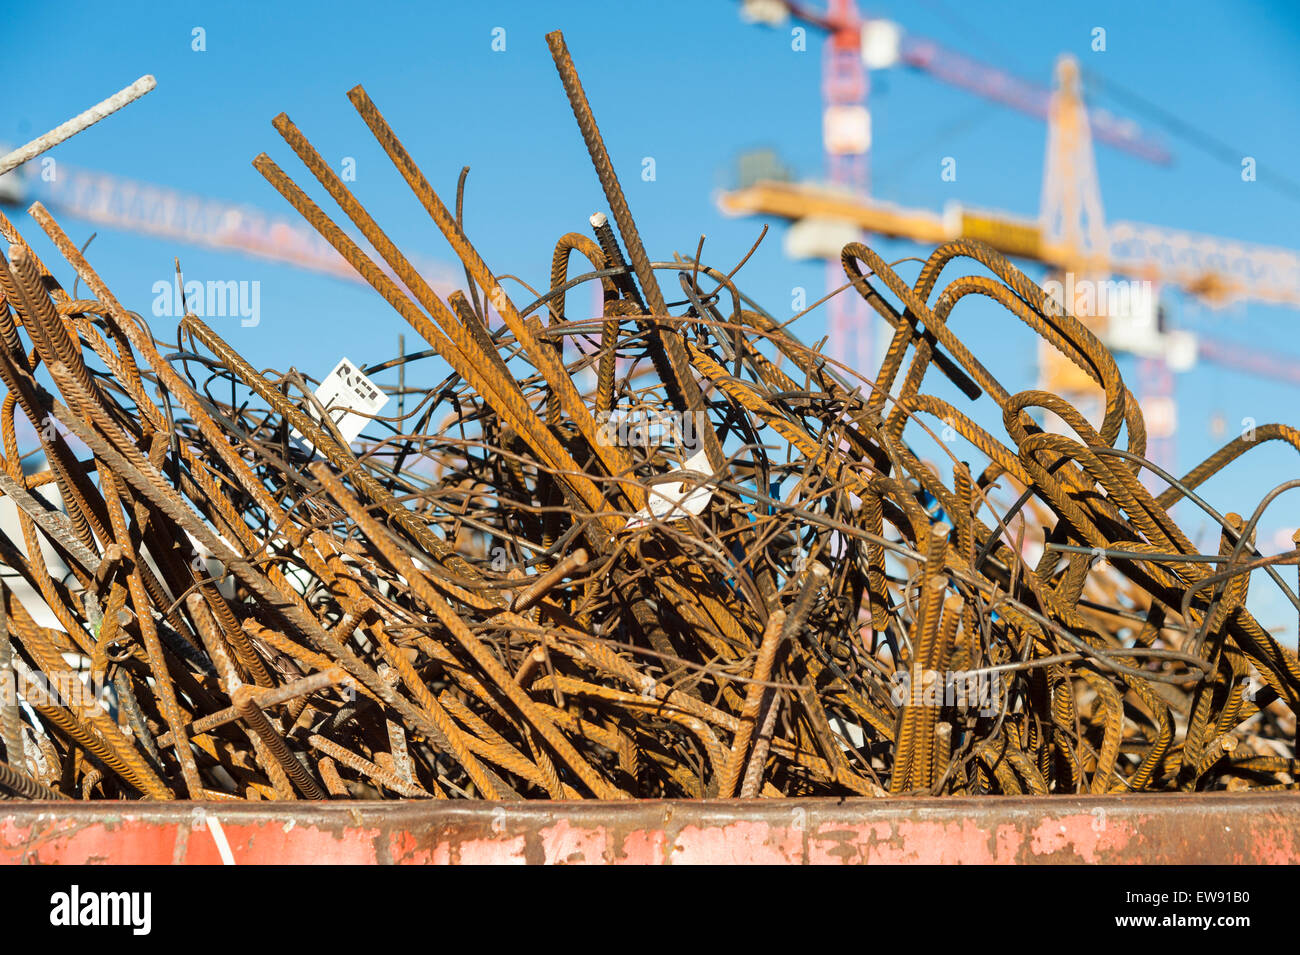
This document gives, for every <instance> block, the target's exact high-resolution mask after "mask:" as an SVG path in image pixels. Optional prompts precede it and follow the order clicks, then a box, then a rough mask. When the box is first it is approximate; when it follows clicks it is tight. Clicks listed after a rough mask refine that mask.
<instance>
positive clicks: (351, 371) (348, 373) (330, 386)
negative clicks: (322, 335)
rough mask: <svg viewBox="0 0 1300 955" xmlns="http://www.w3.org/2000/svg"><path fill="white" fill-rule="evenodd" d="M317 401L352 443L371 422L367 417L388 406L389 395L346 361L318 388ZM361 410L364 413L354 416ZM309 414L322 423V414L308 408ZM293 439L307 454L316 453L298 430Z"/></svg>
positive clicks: (345, 438)
mask: <svg viewBox="0 0 1300 955" xmlns="http://www.w3.org/2000/svg"><path fill="white" fill-rule="evenodd" d="M316 400H317V401H318V402H320V405H321V407H322V408H324V409H325V410H326V412H328V414H329V416H330V420H331V421H333V422H334V426H335V427H336V428H338V430H339V434H341V435H342V436H343V440H344V441H346V442H347V443H348V444H351V443H352V442H353V441H355V440H356V439H357V436H358V435H360V434H361V432H362V431H363V430H364V429H365V427H366V425H368V424H369V423H370V419H369V418H368V417H366V415H374V414H378V413H379V411H380V410H381V409H382V408H383V407H384V405H386V404H388V395H386V394H384V393H383V392H382V391H380V390H379V387H378V386H377V385H376V384H375V383H374V382H373V381H371V380H370V379H369V378H367V377H366V376H365V375H363V374H361V371H360V370H359V369H358V368H357V366H356V365H354V364H352V362H350V361H348V360H347V359H346V358H343V359H341V360H340V361H339V363H338V364H337V365H335V366H334V370H333V371H331V372H330V373H329V374H328V375H326V376H325V380H324V381H322V382H321V383H320V387H319V388H317V389H316ZM358 411H359V412H361V414H355V413H354V412H358ZM307 413H308V414H309V415H311V417H312V418H313V420H316V421H319V420H320V415H319V414H318V413H317V412H316V409H315V408H314V407H311V406H308V408H307ZM291 436H292V438H293V440H294V443H295V444H297V445H298V446H299V447H300V448H302V449H303V450H304V451H307V452H309V453H310V452H311V451H312V450H313V447H312V443H311V442H310V441H308V440H307V439H306V438H304V437H303V436H302V435H301V434H300V433H299V432H298V429H297V428H295V429H294V430H293V433H292V435H291Z"/></svg>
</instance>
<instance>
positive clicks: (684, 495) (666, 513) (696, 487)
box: [627, 448, 713, 527]
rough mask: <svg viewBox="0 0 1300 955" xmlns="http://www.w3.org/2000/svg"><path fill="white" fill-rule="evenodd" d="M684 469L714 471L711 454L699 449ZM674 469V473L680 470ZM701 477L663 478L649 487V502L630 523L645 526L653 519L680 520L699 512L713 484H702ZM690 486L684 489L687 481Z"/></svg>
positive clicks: (707, 498) (711, 491) (710, 493)
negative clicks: (673, 479)
mask: <svg viewBox="0 0 1300 955" xmlns="http://www.w3.org/2000/svg"><path fill="white" fill-rule="evenodd" d="M681 471H699V472H701V473H703V474H712V473H713V467H712V466H711V465H710V464H709V456H708V454H706V453H705V451H704V449H702V448H701V449H700V450H699V451H696V452H695V453H694V454H693V455H691V457H690V458H689V459H688V460H687V461H686V463H685V464H684V465H682V468H681ZM681 471H672V472H670V473H671V474H680V473H681ZM699 480H700V479H699V478H697V477H693V476H692V477H690V478H688V480H687V481H663V482H662V483H659V484H654V485H651V486H650V487H648V488H646V506H645V507H644V508H642V509H641V510H639V511H637V512H636V513H635V514H633V515H632V516H631V517H630V518H628V521H627V527H645V526H646V525H647V524H649V523H650V522H651V521H654V520H662V521H680V520H682V519H683V518H685V517H687V516H688V515H690V516H695V515H698V514H700V513H701V512H702V511H703V510H704V508H705V507H707V506H708V503H709V500H710V499H711V498H712V497H713V488H711V487H709V486H708V485H707V484H700V483H699ZM688 482H689V484H690V488H691V489H690V490H689V491H687V490H685V488H686V485H687V483H688Z"/></svg>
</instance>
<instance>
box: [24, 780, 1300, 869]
mask: <svg viewBox="0 0 1300 955" xmlns="http://www.w3.org/2000/svg"><path fill="white" fill-rule="evenodd" d="M200 809H201V810H202V811H203V813H206V814H210V815H219V816H220V820H221V827H220V828H221V832H222V833H223V834H224V836H225V839H226V842H227V844H228V846H229V856H230V858H231V859H233V861H234V863H235V864H236V865H258V864H284V863H313V864H329V863H359V864H390V863H396V864H417V865H418V864H461V865H466V864H471V865H473V864H537V863H547V864H593V863H617V864H632V865H645V864H650V865H660V864H669V865H684V864H686V865H689V864H693V863H703V864H755V863H758V864H775V865H799V864H861V863H877V864H900V863H931V864H962V863H977V864H1016V863H1021V864H1026V863H1027V864H1035V863H1083V864H1094V863H1108V864H1151V863H1181V864H1188V863H1191V864H1195V863H1216V864H1226V865H1242V864H1252V863H1271V864H1278V863H1283V864H1287V863H1290V864H1294V863H1298V862H1300V793H1254V794H1252V793H1241V794H1236V793H1232V794H1228V793H1224V794H1171V795H1148V796H1112V797H1100V798H1085V797H1079V798H1075V797H1034V798H1019V797H1016V798H998V797H990V798H981V799H889V800H878V799H877V800H867V799H844V800H840V799H798V800H784V799H783V800H752V801H672V802H668V801H654V800H645V801H640V802H631V803H608V802H535V803H525V804H510V805H501V804H486V803H484V804H472V803H471V804H464V805H456V806H449V805H447V804H446V803H433V802H427V801H420V802H413V801H408V802H394V803H384V804H379V803H374V802H367V803H354V802H325V803H311V804H304V803H301V802H299V803H282V804H278V805H275V804H265V803H264V804H261V805H252V804H249V805H242V804H241V805H236V804H233V803H229V802H224V803H205V804H197V803H169V804H164V803H145V802H139V803H129V804H128V803H121V802H118V803H99V804H94V803H88V804H85V805H80V806H74V807H71V808H69V806H68V804H67V803H9V804H8V805H6V806H4V807H3V809H0V863H7V864H21V863H92V864H94V863H117V864H122V863H126V864H130V863H150V864H159V863H161V864H172V863H187V864H200V865H220V864H221V863H222V851H221V849H222V847H220V846H219V845H218V843H217V839H216V838H215V837H214V832H213V831H212V829H211V828H210V827H209V826H206V825H204V824H202V823H196V822H195V820H196V819H202V818H203V816H201V815H200V814H199V813H198V812H197V810H200Z"/></svg>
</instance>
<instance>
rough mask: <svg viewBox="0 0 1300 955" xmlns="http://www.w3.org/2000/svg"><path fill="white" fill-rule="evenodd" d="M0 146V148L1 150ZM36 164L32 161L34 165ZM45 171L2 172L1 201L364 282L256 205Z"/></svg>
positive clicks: (429, 268)
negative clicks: (39, 204)
mask: <svg viewBox="0 0 1300 955" xmlns="http://www.w3.org/2000/svg"><path fill="white" fill-rule="evenodd" d="M3 151H4V150H3V149H0V152H3ZM34 165H35V164H32V166H33V167H34ZM48 168H49V169H50V172H49V174H46V173H45V171H44V168H42V171H41V172H39V173H38V172H36V171H35V169H34V168H33V169H32V171H30V172H26V171H25V168H19V169H17V170H15V171H14V172H11V173H8V174H7V175H4V176H0V204H4V205H12V206H17V207H19V208H25V207H26V206H27V205H29V204H30V203H31V202H32V201H33V200H35V199H39V200H40V201H41V202H43V203H44V204H45V205H47V206H49V208H50V209H51V210H52V211H55V212H61V213H63V214H65V215H69V216H73V217H75V218H77V219H81V220H83V221H86V222H90V223H92V224H94V225H98V226H103V227H105V228H108V229H120V230H122V231H126V232H134V233H137V234H140V235H148V236H154V237H156V238H160V239H173V240H175V241H178V242H184V243H187V244H189V245H196V246H202V247H204V248H209V249H219V250H222V251H229V252H238V253H240V254H242V255H248V256H252V257H253V258H257V259H262V260H265V261H269V262H279V263H282V264H284V265H291V266H294V267H295V268H299V269H305V270H307V271H310V272H315V273H318V274H321V275H328V276H331V277H333V278H337V279H343V280H345V281H348V282H353V283H364V282H365V280H364V279H363V278H362V277H361V276H360V275H359V274H357V272H356V270H355V269H353V268H352V267H351V266H350V265H348V263H347V260H345V259H344V258H343V256H341V255H339V253H338V251H337V250H335V248H334V247H333V246H331V245H330V244H329V243H328V242H326V241H325V240H324V239H323V238H321V237H320V235H318V234H317V233H316V231H315V230H313V229H310V228H308V227H307V226H306V225H304V224H302V223H300V222H291V221H289V220H288V219H283V218H277V217H273V216H269V215H267V214H266V213H264V212H262V211H260V210H258V209H256V208H253V207H252V206H246V205H237V204H234V203H229V202H223V201H221V200H218V199H206V198H203V197H200V196H194V195H189V194H187V193H183V192H179V191H177V190H174V189H168V188H166V187H163V186H155V185H150V184H147V183H141V182H135V181H133V180H130V179H125V178H122V177H120V176H112V175H109V174H107V173H102V172H90V171H87V170H84V169H76V168H74V167H71V166H69V165H67V164H66V163H63V162H59V163H58V164H57V165H55V166H50V167H48ZM412 265H414V266H415V268H416V269H417V271H419V272H420V273H421V274H422V275H423V276H424V277H425V279H426V281H428V282H429V284H430V286H432V287H433V288H435V289H438V290H440V291H442V290H447V289H449V288H450V287H451V284H452V279H451V272H450V271H449V269H448V268H447V267H446V266H445V265H442V264H440V263H436V262H429V261H425V260H421V259H415V260H413V261H412Z"/></svg>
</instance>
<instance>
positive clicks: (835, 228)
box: [741, 0, 1171, 368]
mask: <svg viewBox="0 0 1300 955" xmlns="http://www.w3.org/2000/svg"><path fill="white" fill-rule="evenodd" d="M741 15H742V17H743V18H744V19H746V20H748V21H750V22H756V23H764V24H767V25H769V26H778V25H780V24H782V23H785V22H786V21H787V20H789V19H794V20H795V21H797V22H799V23H801V24H805V25H806V27H811V28H813V29H815V30H819V31H823V32H824V33H825V34H826V42H825V45H824V47H823V82H822V95H823V102H824V110H823V114H822V140H823V146H824V150H825V161H826V176H827V179H828V181H829V185H830V187H831V188H832V189H835V190H836V191H838V192H839V193H842V194H843V195H845V196H853V197H857V198H865V197H866V196H867V195H868V188H869V174H868V172H869V156H870V151H871V139H872V128H871V113H870V111H869V109H868V108H867V98H868V94H869V92H870V88H871V81H870V72H869V71H870V70H872V69H885V68H889V67H894V66H900V65H901V66H907V67H910V68H913V69H917V70H920V71H923V72H925V73H928V74H930V75H931V76H934V77H936V78H938V79H940V80H942V81H943V82H945V83H948V84H951V85H953V86H956V87H959V88H961V89H964V90H967V91H969V92H972V93H975V94H976V95H979V96H982V97H984V98H986V99H990V100H992V101H994V102H998V103H1002V104H1003V105H1006V106H1009V107H1011V108H1013V109H1017V110H1019V111H1021V112H1024V113H1027V114H1029V115H1031V116H1034V117H1036V118H1039V119H1046V118H1047V117H1048V114H1049V110H1050V105H1051V97H1050V93H1049V91H1048V90H1046V89H1044V88H1041V87H1037V86H1034V85H1033V84H1031V83H1026V82H1025V81H1023V80H1021V79H1019V78H1017V77H1015V76H1013V75H1011V74H1010V73H1007V72H1005V71H1003V70H999V69H997V68H995V67H992V66H988V65H986V64H983V63H979V62H977V61H975V60H973V59H971V58H970V57H966V56H962V55H961V54H958V53H955V52H953V51H951V50H947V49H945V48H943V47H942V46H940V45H939V44H938V43H935V42H934V41H932V40H927V39H924V38H920V37H913V36H910V35H905V34H904V33H903V31H902V30H901V28H899V27H898V25H897V24H895V23H892V22H890V21H886V20H865V19H863V17H862V16H861V14H860V12H859V10H858V5H857V3H856V0H830V2H829V4H828V7H827V10H826V12H825V13H824V14H823V13H819V12H818V11H815V10H813V9H811V8H808V7H805V6H804V5H803V4H800V3H795V2H790V0H743V2H742V4H741ZM1087 121H1088V123H1089V125H1090V127H1092V128H1093V129H1094V130H1095V133H1096V136H1097V139H1098V140H1099V141H1102V142H1105V143H1108V144H1110V145H1113V146H1116V147H1117V148H1120V149H1123V150H1125V151H1127V152H1130V153H1133V154H1134V155H1137V156H1139V157H1141V158H1143V159H1147V160H1150V161H1153V162H1158V163H1167V162H1169V161H1170V159H1171V157H1170V154H1169V152H1168V151H1167V150H1166V149H1165V148H1164V147H1163V146H1162V145H1160V144H1159V143H1158V142H1156V141H1154V140H1152V139H1150V138H1149V137H1147V136H1146V134H1145V133H1143V131H1142V130H1141V129H1140V128H1139V127H1138V126H1137V124H1136V123H1134V122H1132V121H1131V120H1121V119H1117V118H1115V117H1114V116H1111V115H1110V114H1109V113H1106V112H1104V111H1094V112H1093V113H1090V114H1089V115H1088V117H1087ZM860 237H861V233H860V230H859V229H858V228H857V227H856V226H855V225H853V224H852V223H850V222H848V221H846V220H845V218H844V217H842V216H836V215H834V214H832V215H828V216H822V215H820V214H818V213H812V214H810V215H807V216H801V217H797V219H796V221H795V224H794V225H793V226H792V227H791V229H790V231H789V233H788V234H787V236H786V248H787V249H788V250H789V251H790V252H791V254H792V255H794V256H796V257H799V258H824V259H825V260H826V284H827V292H828V293H830V292H833V291H834V290H835V289H837V288H839V287H840V286H841V285H843V284H844V275H843V271H842V269H841V268H840V261H839V250H840V249H842V248H843V247H844V245H845V244H846V243H847V242H850V241H853V240H855V239H858V238H860ZM828 308H829V332H830V336H829V344H828V350H829V351H830V353H831V354H832V355H833V356H835V357H836V358H838V359H841V360H846V359H847V360H849V361H850V362H851V363H852V364H855V365H856V367H859V368H865V367H870V365H871V354H870V351H871V343H872V341H873V339H874V337H875V336H874V322H873V319H872V317H871V315H870V312H869V310H868V309H867V307H866V303H865V302H863V301H861V300H860V299H859V298H858V297H856V296H846V295H837V296H835V297H834V298H832V299H831V300H830V302H829V306H828ZM850 341H853V342H855V346H856V347H855V349H854V350H855V354H854V355H853V356H851V357H850V356H849V355H848V354H847V350H848V348H847V346H848V343H849V342H850Z"/></svg>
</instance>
